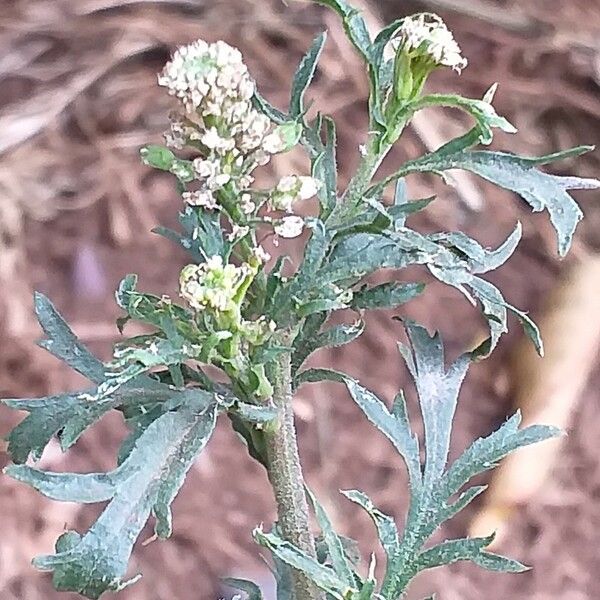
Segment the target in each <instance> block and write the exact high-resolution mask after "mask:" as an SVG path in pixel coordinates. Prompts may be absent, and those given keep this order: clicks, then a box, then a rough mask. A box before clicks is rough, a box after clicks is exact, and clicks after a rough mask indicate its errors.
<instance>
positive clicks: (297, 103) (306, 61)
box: [289, 31, 327, 118]
mask: <svg viewBox="0 0 600 600" xmlns="http://www.w3.org/2000/svg"><path fill="white" fill-rule="evenodd" d="M326 40H327V32H325V31H324V32H323V33H320V34H319V35H318V36H317V37H316V38H315V39H314V40H313V43H312V44H311V46H310V48H309V50H308V52H307V53H306V54H305V55H304V57H303V58H302V61H301V62H300V65H299V66H298V68H297V69H296V73H295V74H294V79H293V81H292V93H291V98H290V108H289V113H290V116H291V117H293V118H297V117H300V116H301V115H302V114H303V113H304V94H305V92H306V90H307V88H308V86H309V85H310V82H311V81H312V79H313V77H314V75H315V71H316V69H317V62H318V61H319V57H320V56H321V52H322V50H323V46H324V45H325V41H326Z"/></svg>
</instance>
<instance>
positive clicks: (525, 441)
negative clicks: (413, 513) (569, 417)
mask: <svg viewBox="0 0 600 600" xmlns="http://www.w3.org/2000/svg"><path fill="white" fill-rule="evenodd" d="M520 423H521V414H520V413H519V412H517V413H516V414H514V415H513V416H512V417H511V418H510V419H509V420H508V421H507V422H506V423H504V424H503V425H502V427H500V429H498V430H497V431H495V432H494V433H492V434H490V435H489V436H488V437H485V438H479V439H478V440H476V441H475V442H473V444H472V445H471V446H470V447H469V448H468V449H467V450H465V452H464V453H463V454H462V455H461V456H460V457H459V458H458V459H457V460H456V461H455V462H454V463H453V464H452V466H451V467H450V468H449V469H448V471H447V473H446V474H445V475H444V478H443V480H442V482H441V489H443V494H444V495H445V496H446V497H450V496H452V495H453V494H455V493H457V492H458V491H459V490H460V488H462V486H463V485H465V484H466V483H468V482H469V481H470V480H471V479H472V478H473V477H475V475H478V474H479V473H483V472H484V471H488V470H489V469H493V468H494V467H496V466H497V465H498V463H499V462H500V460H502V459H503V458H504V457H505V456H507V455H508V454H510V453H511V452H513V451H514V450H517V449H518V448H522V447H523V446H529V445H531V444H535V443H537V442H541V441H543V440H547V439H550V438H553V437H557V436H560V435H561V432H560V430H559V429H557V428H555V427H550V426H548V425H531V426H529V427H526V428H524V429H519V425H520Z"/></svg>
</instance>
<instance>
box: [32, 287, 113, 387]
mask: <svg viewBox="0 0 600 600" xmlns="http://www.w3.org/2000/svg"><path fill="white" fill-rule="evenodd" d="M34 303H35V313H36V315H37V318H38V321H39V323H40V325H41V327H42V329H43V330H44V333H45V334H46V336H47V337H48V339H47V340H42V341H41V342H39V345H40V346H41V347H42V348H44V349H45V350H48V352H50V353H51V354H53V355H54V356H56V357H57V358H59V359H60V360H62V361H64V362H65V363H67V364H68V365H69V366H70V367H71V368H72V369H74V370H75V371H77V372H79V373H81V374H82V375H83V376H84V377H87V378H88V379H89V380H90V381H93V382H94V383H100V382H101V381H103V380H104V365H103V364H102V362H101V361H100V360H98V359H97V358H96V357H95V356H94V355H93V354H91V353H90V351H89V350H88V349H87V348H86V347H85V346H84V345H83V344H82V343H81V342H80V341H79V340H78V339H77V336H76V335H75V334H74V333H73V331H72V330H71V328H70V327H69V326H68V325H67V323H66V322H65V320H64V319H63V318H62V317H61V316H60V314H59V313H58V311H57V310H56V308H54V305H53V304H52V302H50V300H49V299H48V298H46V296H44V295H43V294H40V293H39V292H36V293H35V296H34Z"/></svg>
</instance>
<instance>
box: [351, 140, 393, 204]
mask: <svg viewBox="0 0 600 600" xmlns="http://www.w3.org/2000/svg"><path fill="white" fill-rule="evenodd" d="M380 138H381V134H379V133H372V134H371V135H370V136H369V140H368V142H367V144H366V148H365V152H364V156H363V158H362V160H361V161H360V164H359V166H358V169H357V171H356V173H355V174H354V176H353V177H352V179H351V180H350V183H349V184H348V188H347V189H346V192H345V193H344V203H348V204H353V203H355V202H356V201H358V200H360V198H361V197H362V195H363V193H364V192H365V190H366V189H367V188H368V187H369V184H370V183H371V180H372V179H373V176H374V175H375V173H376V172H377V169H378V168H379V165H381V163H382V162H383V159H384V158H385V156H386V154H387V153H388V152H389V150H390V148H391V145H387V144H386V145H384V147H383V148H380V145H381V139H380Z"/></svg>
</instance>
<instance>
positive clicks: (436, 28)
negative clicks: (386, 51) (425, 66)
mask: <svg viewBox="0 0 600 600" xmlns="http://www.w3.org/2000/svg"><path fill="white" fill-rule="evenodd" d="M392 46H393V48H394V49H395V50H401V51H404V52H407V53H408V54H409V55H411V56H412V57H418V58H424V59H425V60H427V61H429V62H432V63H434V65H436V66H438V65H441V66H445V67H451V68H452V69H454V70H455V71H457V72H458V73H460V72H461V71H462V69H464V68H465V67H466V66H467V59H466V58H464V57H463V56H462V54H461V50H460V47H459V45H458V44H457V43H456V40H455V39H454V37H453V35H452V32H451V31H450V30H449V29H448V27H447V26H446V24H445V23H444V21H442V19H441V18H440V17H438V16H437V15H434V14H428V13H422V14H418V15H414V16H412V17H407V18H406V19H405V20H404V22H403V24H402V26H401V27H400V29H399V31H398V35H397V37H396V38H394V39H393V40H392Z"/></svg>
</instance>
